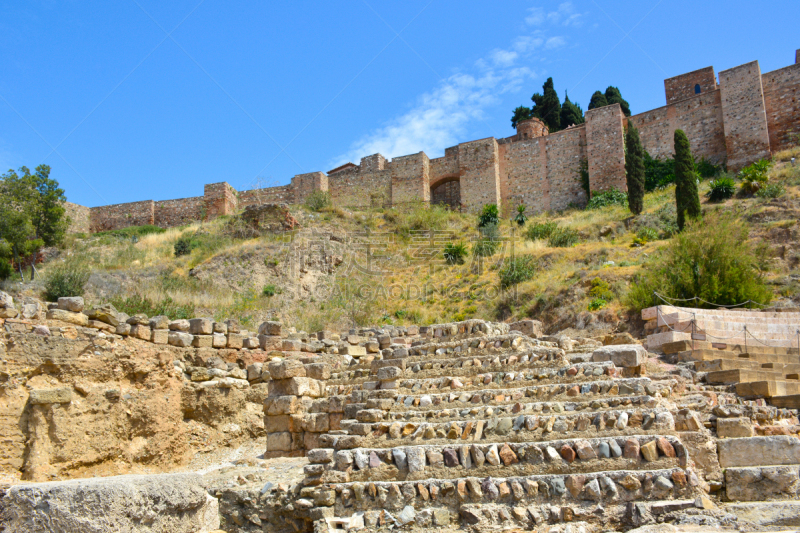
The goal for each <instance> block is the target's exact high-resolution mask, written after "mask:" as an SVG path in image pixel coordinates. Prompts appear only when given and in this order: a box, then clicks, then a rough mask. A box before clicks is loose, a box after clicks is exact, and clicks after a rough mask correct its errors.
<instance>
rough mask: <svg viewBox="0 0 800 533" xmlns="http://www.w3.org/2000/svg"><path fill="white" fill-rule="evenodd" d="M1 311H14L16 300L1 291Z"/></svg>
mask: <svg viewBox="0 0 800 533" xmlns="http://www.w3.org/2000/svg"><path fill="white" fill-rule="evenodd" d="M0 309H14V298H12V297H11V295H10V294H8V293H7V292H3V291H0Z"/></svg>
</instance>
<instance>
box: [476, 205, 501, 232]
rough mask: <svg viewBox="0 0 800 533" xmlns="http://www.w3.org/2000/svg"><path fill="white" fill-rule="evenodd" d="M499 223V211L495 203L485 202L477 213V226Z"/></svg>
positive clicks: (482, 226)
mask: <svg viewBox="0 0 800 533" xmlns="http://www.w3.org/2000/svg"><path fill="white" fill-rule="evenodd" d="M498 224H500V212H499V211H498V209H497V205H496V204H486V205H484V206H483V209H482V210H481V214H480V215H478V227H479V228H484V227H486V226H492V225H494V226H497V225H498Z"/></svg>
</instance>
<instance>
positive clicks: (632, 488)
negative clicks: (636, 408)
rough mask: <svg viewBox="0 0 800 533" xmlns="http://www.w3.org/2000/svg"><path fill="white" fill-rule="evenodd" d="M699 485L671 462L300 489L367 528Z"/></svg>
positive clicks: (557, 509)
mask: <svg viewBox="0 0 800 533" xmlns="http://www.w3.org/2000/svg"><path fill="white" fill-rule="evenodd" d="M697 484H698V480H697V476H696V474H694V472H693V471H686V470H683V469H681V468H676V467H671V468H657V469H649V470H634V471H630V470H617V471H605V472H596V473H588V474H572V475H525V476H514V477H509V476H504V477H484V476H470V477H459V478H451V479H432V478H423V479H418V480H413V481H412V480H406V481H375V482H358V481H351V482H345V483H336V484H335V485H329V486H323V487H319V488H316V489H312V488H311V487H308V488H306V489H303V490H307V491H308V492H309V493H310V494H309V495H311V494H314V500H315V501H316V502H317V503H324V504H328V503H330V504H331V505H330V507H329V509H331V511H330V514H331V515H332V516H336V517H353V516H356V515H357V514H358V513H360V512H363V513H364V515H363V518H364V523H365V525H367V526H368V527H378V526H380V525H381V524H380V523H379V522H378V520H379V516H380V515H381V514H382V513H386V512H388V513H391V517H385V516H384V520H386V522H384V525H388V524H391V523H392V521H394V520H398V521H399V523H398V525H399V524H400V523H402V522H404V521H406V520H407V521H408V522H410V521H411V520H414V522H415V523H416V525H430V524H431V523H432V522H431V521H429V517H427V516H423V519H422V520H418V519H417V515H419V514H423V513H428V512H429V511H428V510H429V509H430V510H431V512H430V514H433V515H434V516H433V517H430V518H434V519H436V516H435V513H436V510H437V509H438V510H440V512H441V511H444V510H449V513H442V514H440V515H439V518H438V521H435V522H433V523H435V524H437V525H444V524H446V523H447V521H449V523H450V524H453V523H458V522H460V523H462V524H463V525H465V526H476V525H480V524H486V523H487V522H488V523H493V522H494V521H497V522H501V523H505V524H506V525H508V526H511V525H513V524H514V521H517V522H518V523H519V524H520V525H526V526H529V527H532V526H534V525H535V524H541V523H543V522H558V521H568V522H572V521H574V520H576V519H578V518H580V516H585V517H586V518H587V519H588V518H590V516H591V515H590V513H592V512H593V511H594V510H596V508H597V505H598V504H600V505H603V506H609V505H613V504H619V503H625V502H633V501H636V502H644V501H650V502H664V501H665V500H673V501H677V502H681V501H686V500H688V499H692V500H693V499H694V498H695V497H696V496H698V495H699V494H700V490H699V489H698V487H697ZM552 504H555V505H552ZM567 509H568V510H567ZM381 510H382V511H381ZM456 510H457V512H458V515H457V516H456V515H455V512H456ZM487 511H489V512H488V513H487ZM578 513H580V514H578ZM401 515H404V516H403V518H402V519H401ZM492 519H494V520H492ZM595 520H596V517H595ZM387 522H388V523H387ZM408 522H406V523H408Z"/></svg>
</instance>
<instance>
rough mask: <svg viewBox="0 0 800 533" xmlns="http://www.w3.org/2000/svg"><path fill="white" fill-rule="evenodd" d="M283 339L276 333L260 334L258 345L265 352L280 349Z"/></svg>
mask: <svg viewBox="0 0 800 533" xmlns="http://www.w3.org/2000/svg"><path fill="white" fill-rule="evenodd" d="M281 344H282V339H281V338H280V337H276V336H274V335H259V336H258V345H259V347H260V348H261V349H262V350H264V351H265V352H268V351H272V350H280V349H281Z"/></svg>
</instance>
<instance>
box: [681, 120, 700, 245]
mask: <svg viewBox="0 0 800 533" xmlns="http://www.w3.org/2000/svg"><path fill="white" fill-rule="evenodd" d="M675 207H676V208H677V211H678V229H680V230H683V226H684V224H685V222H686V216H687V215H688V216H689V217H691V218H697V217H699V216H700V214H701V210H700V196H699V194H698V192H697V173H696V172H695V170H694V159H693V158H692V150H691V148H690V146H689V138H688V137H686V133H684V132H683V130H675Z"/></svg>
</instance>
